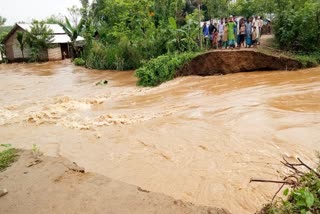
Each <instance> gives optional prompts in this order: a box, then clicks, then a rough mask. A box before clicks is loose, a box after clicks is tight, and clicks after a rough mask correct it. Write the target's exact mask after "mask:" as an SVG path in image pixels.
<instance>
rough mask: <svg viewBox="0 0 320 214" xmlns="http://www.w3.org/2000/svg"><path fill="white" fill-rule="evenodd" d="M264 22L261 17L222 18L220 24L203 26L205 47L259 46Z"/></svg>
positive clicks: (211, 23) (211, 21) (211, 22)
mask: <svg viewBox="0 0 320 214" xmlns="http://www.w3.org/2000/svg"><path fill="white" fill-rule="evenodd" d="M262 26H263V21H262V19H261V18H260V16H257V17H249V18H247V19H245V18H238V19H237V18H236V17H234V16H230V17H229V18H221V19H220V22H219V23H218V24H213V20H210V24H207V23H206V22H205V23H204V24H203V27H202V31H203V36H204V42H205V45H208V43H209V44H210V48H225V49H226V48H231V49H233V48H235V47H238V48H240V47H246V48H250V47H251V46H256V45H259V44H260V43H259V42H260V37H261V29H262Z"/></svg>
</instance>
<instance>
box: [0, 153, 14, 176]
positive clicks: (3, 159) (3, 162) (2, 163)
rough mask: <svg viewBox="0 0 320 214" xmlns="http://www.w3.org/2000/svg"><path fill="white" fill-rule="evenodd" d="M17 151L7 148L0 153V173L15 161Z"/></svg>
mask: <svg viewBox="0 0 320 214" xmlns="http://www.w3.org/2000/svg"><path fill="white" fill-rule="evenodd" d="M17 152H18V151H17V150H16V149H14V148H8V149H6V150H4V151H2V152H0V172H1V171H3V170H5V169H6V168H7V167H9V166H10V165H11V164H12V163H13V162H14V161H15V160H16V159H17V156H18V155H17Z"/></svg>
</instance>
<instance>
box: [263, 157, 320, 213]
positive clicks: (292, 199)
mask: <svg viewBox="0 0 320 214" xmlns="http://www.w3.org/2000/svg"><path fill="white" fill-rule="evenodd" d="M318 158H319V160H320V155H319V154H318ZM319 171H320V163H319V164H318V167H317V169H315V170H310V171H309V172H307V173H304V174H303V175H302V176H301V177H299V176H298V175H297V174H295V175H294V177H295V178H294V177H292V178H293V179H294V180H295V179H298V181H297V183H296V184H294V185H293V186H292V189H291V190H289V189H288V188H287V189H285V190H284V192H283V195H284V196H285V197H286V199H279V200H278V201H276V202H275V203H270V204H267V205H266V206H265V207H264V208H263V209H262V210H261V211H260V212H259V214H291V213H293V214H294V213H301V214H316V213H320V175H319V173H318V172H319Z"/></svg>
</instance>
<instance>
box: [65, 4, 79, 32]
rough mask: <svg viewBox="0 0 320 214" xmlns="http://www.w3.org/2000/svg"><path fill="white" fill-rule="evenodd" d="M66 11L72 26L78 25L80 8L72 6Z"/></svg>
mask: <svg viewBox="0 0 320 214" xmlns="http://www.w3.org/2000/svg"><path fill="white" fill-rule="evenodd" d="M67 10H68V13H69V18H70V21H71V23H72V26H74V27H75V26H77V25H78V24H79V19H80V18H81V12H80V8H78V7H77V6H75V5H73V6H72V7H69V8H67Z"/></svg>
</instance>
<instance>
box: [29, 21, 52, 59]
mask: <svg viewBox="0 0 320 214" xmlns="http://www.w3.org/2000/svg"><path fill="white" fill-rule="evenodd" d="M53 37H54V36H53V31H52V30H51V29H49V27H48V26H47V25H46V24H45V22H44V21H36V20H34V21H33V22H32V25H31V29H30V31H29V32H26V35H25V42H26V44H28V46H29V47H30V48H31V55H30V61H32V62H37V61H41V60H43V59H42V57H41V56H42V53H43V52H44V50H45V49H47V48H48V47H49V45H50V43H52V40H53Z"/></svg>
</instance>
